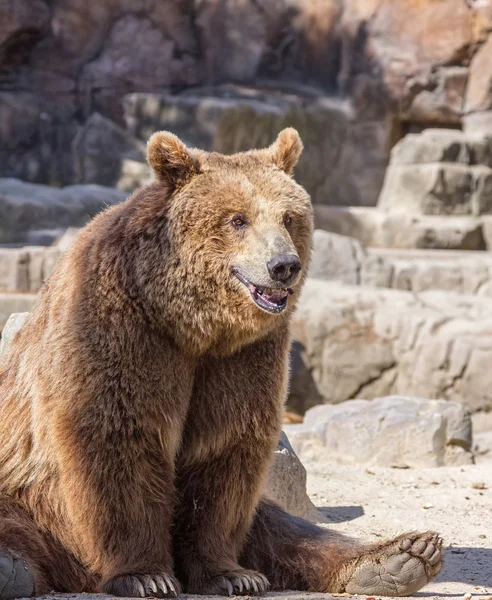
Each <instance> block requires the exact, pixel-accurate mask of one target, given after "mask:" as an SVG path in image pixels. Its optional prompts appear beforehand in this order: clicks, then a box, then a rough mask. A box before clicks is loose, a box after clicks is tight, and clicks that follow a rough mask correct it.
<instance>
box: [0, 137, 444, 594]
mask: <svg viewBox="0 0 492 600" xmlns="http://www.w3.org/2000/svg"><path fill="white" fill-rule="evenodd" d="M301 149H302V144H301V141H300V139H299V136H298V134H297V132H296V131H295V130H293V129H286V130H284V131H282V132H281V133H280V134H279V136H278V138H277V140H276V142H275V143H274V144H273V145H272V146H270V147H269V148H267V149H263V150H253V151H250V152H246V153H240V154H235V155H232V156H223V155H220V154H217V153H207V152H203V151H200V150H196V149H189V148H187V147H186V146H185V145H184V144H183V143H182V142H181V141H180V140H179V139H178V138H176V137H175V136H174V135H172V134H170V133H166V132H160V133H156V134H154V135H153V136H152V137H151V139H150V141H149V144H148V157H149V162H150V164H151V165H152V167H153V169H154V171H155V175H156V183H154V184H152V185H150V186H148V187H146V188H144V189H142V190H140V191H137V192H136V193H135V194H133V196H131V197H130V198H129V199H128V200H127V201H126V202H124V203H122V204H120V205H119V206H116V207H113V208H110V209H108V210H106V211H105V212H103V213H101V214H100V215H98V216H97V217H96V218H95V219H94V220H93V221H92V222H91V223H89V225H88V226H87V227H85V229H84V230H83V231H82V232H81V233H80V235H79V236H78V239H77V241H76V242H75V244H74V245H73V247H72V248H71V249H70V250H69V251H68V252H67V253H66V254H65V256H64V257H63V258H62V260H61V261H60V262H59V264H58V266H57V268H56V270H55V273H54V274H53V276H52V277H51V278H50V280H49V281H48V282H47V283H46V284H45V286H44V288H43V290H42V292H41V293H40V298H39V303H38V305H37V307H36V308H35V310H34V311H33V312H32V313H31V315H30V316H29V318H28V320H27V322H26V324H25V326H24V328H23V329H22V330H21V331H20V332H19V333H18V334H17V336H16V337H15V339H14V341H13V343H12V346H11V349H10V352H9V354H8V355H7V357H6V359H5V361H4V362H3V364H2V369H1V372H0V424H1V427H0V599H2V600H6V599H9V598H15V597H20V596H29V595H34V594H37V595H39V594H43V593H46V592H49V591H50V590H55V591H58V592H71V593H75V592H82V591H85V592H94V591H104V592H107V593H111V594H115V595H120V596H132V597H146V596H158V597H166V596H176V595H177V594H178V593H179V591H180V590H185V591H186V592H189V593H198V594H222V595H232V594H239V595H245V594H261V593H263V592H265V591H266V590H267V588H269V587H270V588H271V589H275V590H285V589H298V590H311V591H318V592H349V593H361V594H377V595H408V594H411V593H413V592H414V591H416V590H417V589H419V588H420V587H422V586H423V585H424V584H426V583H427V582H428V581H429V580H430V579H431V578H432V577H433V576H434V575H436V574H437V573H438V572H439V570H440V567H441V543H442V542H441V539H440V538H439V536H438V535H436V534H434V533H413V534H409V535H404V536H401V537H399V538H397V539H395V540H392V541H390V542H386V543H383V544H378V545H363V544H360V543H358V542H355V541H353V540H350V539H348V538H345V537H343V536H340V535H337V534H334V533H332V532H330V531H328V530H326V529H324V528H320V527H317V526H315V525H312V524H310V523H308V522H306V521H303V520H301V519H298V518H294V517H292V516H290V515H288V514H286V513H285V512H284V511H283V510H282V509H281V508H280V507H279V506H276V505H275V504H274V503H272V502H270V501H269V500H267V499H262V498H261V490H262V483H263V480H264V478H265V474H266V472H267V469H268V465H269V461H270V458H271V456H272V452H273V450H274V448H275V446H276V443H277V440H278V437H279V432H280V428H281V421H282V411H283V404H284V399H285V396H286V390H287V379H288V353H289V320H290V317H291V315H292V311H293V310H294V308H295V305H296V301H297V299H298V297H299V291H300V289H301V286H302V282H303V279H304V277H305V274H306V268H307V265H308V262H309V255H310V245H311V233H312V214H311V205H310V200H309V197H308V195H307V193H306V192H305V191H304V189H303V188H302V187H300V186H299V185H298V184H296V183H295V181H294V180H293V178H292V171H293V168H294V166H295V164H296V161H297V159H298V157H299V154H300V152H301Z"/></svg>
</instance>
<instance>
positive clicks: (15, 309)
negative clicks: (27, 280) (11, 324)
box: [0, 292, 38, 333]
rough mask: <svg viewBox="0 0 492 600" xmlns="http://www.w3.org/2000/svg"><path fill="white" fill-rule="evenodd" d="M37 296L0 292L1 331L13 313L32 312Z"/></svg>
mask: <svg viewBox="0 0 492 600" xmlns="http://www.w3.org/2000/svg"><path fill="white" fill-rule="evenodd" d="M37 297H38V296H37V294H19V293H14V294H8V293H3V292H0V333H1V331H2V329H3V327H4V325H5V323H6V322H7V320H8V318H9V317H10V315H11V314H13V313H25V312H30V311H31V310H32V309H33V306H34V305H35V304H36V300H37Z"/></svg>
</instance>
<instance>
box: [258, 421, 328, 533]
mask: <svg viewBox="0 0 492 600" xmlns="http://www.w3.org/2000/svg"><path fill="white" fill-rule="evenodd" d="M265 492H266V494H267V495H268V496H269V497H270V498H272V499H273V500H275V501H276V502H278V503H279V504H280V505H281V506H282V507H283V508H284V509H285V510H286V511H287V512H289V513H291V514H292V515H295V516H297V517H302V518H303V519H308V520H310V521H314V522H318V521H320V520H322V518H321V515H320V514H319V513H318V512H317V510H316V508H315V506H314V504H313V503H312V502H311V500H310V499H309V496H308V495H307V492H306V469H305V468H304V467H303V465H302V463H301V461H300V460H299V458H298V457H297V454H296V453H295V451H294V449H293V448H292V446H291V444H290V443H289V440H288V439H287V435H286V434H285V433H284V432H282V434H281V436H280V441H279V445H278V449H277V450H276V451H275V453H274V458H273V463H272V466H271V468H270V474H269V477H268V480H267V483H266V486H265Z"/></svg>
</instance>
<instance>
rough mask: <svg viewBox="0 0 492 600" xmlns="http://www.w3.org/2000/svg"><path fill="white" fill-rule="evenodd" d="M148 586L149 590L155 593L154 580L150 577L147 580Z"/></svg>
mask: <svg viewBox="0 0 492 600" xmlns="http://www.w3.org/2000/svg"><path fill="white" fill-rule="evenodd" d="M149 588H150V591H151V592H154V594H157V586H156V584H155V581H154V580H153V579H152V578H151V579H150V581H149Z"/></svg>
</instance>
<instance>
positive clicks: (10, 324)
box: [0, 312, 29, 358]
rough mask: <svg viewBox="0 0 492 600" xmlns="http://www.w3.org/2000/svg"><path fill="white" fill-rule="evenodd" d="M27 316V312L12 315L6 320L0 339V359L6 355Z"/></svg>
mask: <svg viewBox="0 0 492 600" xmlns="http://www.w3.org/2000/svg"><path fill="white" fill-rule="evenodd" d="M28 316H29V313H28V312H24V313H13V314H11V315H10V317H9V318H8V319H7V322H6V323H5V327H4V328H3V330H2V337H1V339H0V358H1V357H2V356H4V354H7V350H8V349H9V345H10V343H11V342H12V340H13V339H14V336H15V334H16V333H17V332H18V331H20V330H21V329H22V326H23V325H24V323H25V321H26V319H27V317H28Z"/></svg>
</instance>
